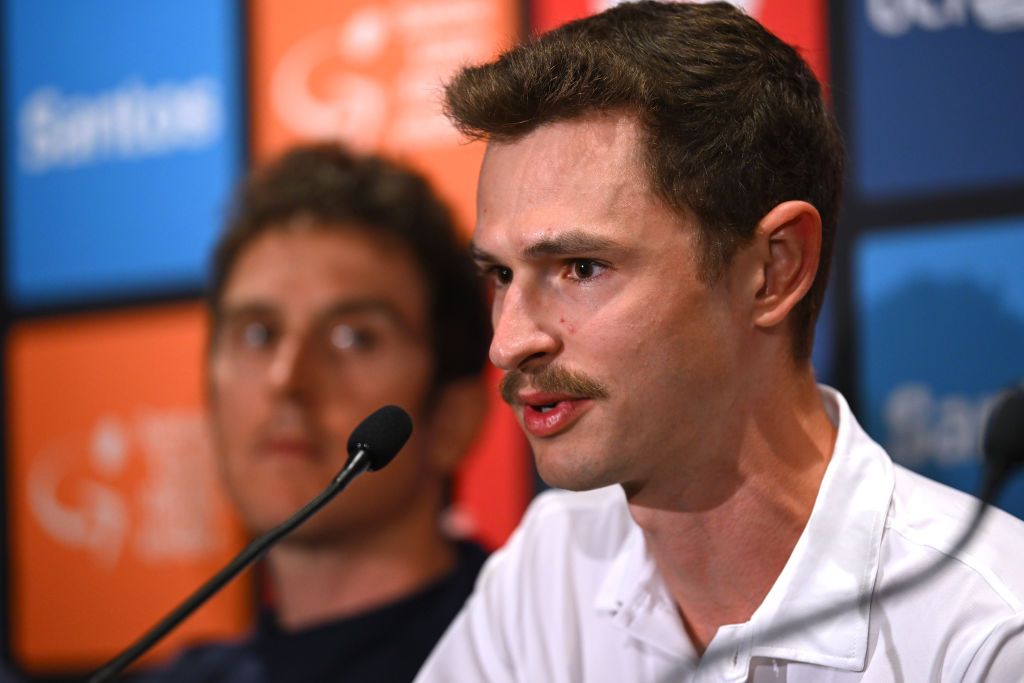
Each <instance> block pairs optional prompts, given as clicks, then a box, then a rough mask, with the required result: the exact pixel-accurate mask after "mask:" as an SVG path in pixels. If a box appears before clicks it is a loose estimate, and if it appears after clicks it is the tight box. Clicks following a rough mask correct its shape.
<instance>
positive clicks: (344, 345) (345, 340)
mask: <svg viewBox="0 0 1024 683" xmlns="http://www.w3.org/2000/svg"><path fill="white" fill-rule="evenodd" d="M375 341H376V336H375V335H374V334H373V333H372V332H369V331H367V330H361V329H358V328H355V327H352V326H351V325H335V326H334V327H333V328H331V346H333V347H334V348H336V349H340V350H342V351H347V350H350V349H366V348H370V347H372V346H373V345H374V342H375Z"/></svg>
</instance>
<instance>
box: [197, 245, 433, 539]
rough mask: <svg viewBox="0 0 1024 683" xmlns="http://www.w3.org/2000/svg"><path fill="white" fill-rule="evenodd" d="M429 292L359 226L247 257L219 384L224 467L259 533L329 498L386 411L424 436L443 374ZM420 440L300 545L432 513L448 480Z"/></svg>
mask: <svg viewBox="0 0 1024 683" xmlns="http://www.w3.org/2000/svg"><path fill="white" fill-rule="evenodd" d="M425 290H426V288H425V285H424V282H423V278H422V276H421V275H420V271H419V270H418V269H417V267H416V265H415V263H414V261H413V259H412V256H411V255H410V254H409V253H408V251H407V249H406V248H405V247H403V246H400V245H397V244H393V243H391V242H390V241H386V240H384V239H383V238H380V237H376V236H372V235H370V234H369V233H367V232H365V231H363V230H361V229H359V228H351V229H345V230H337V229H332V230H327V229H323V228H319V227H308V226H307V227H302V228H294V229H293V228H287V229H271V230H269V231H267V232H265V233H264V234H262V235H261V236H260V237H258V238H256V239H255V240H254V241H253V242H252V243H250V244H249V245H248V246H246V247H245V248H244V250H243V251H242V253H241V254H240V256H239V258H238V259H237V261H236V262H235V265H234V267H233V269H232V271H231V273H230V276H229V277H228V280H227V283H226V286H225V288H224V292H223V295H222V299H221V310H222V311H223V315H222V319H221V322H220V326H219V329H218V333H217V338H216V340H215V344H214V347H213V349H212V352H211V357H210V368H209V370H210V378H209V379H210V408H211V416H212V422H213V431H214V438H215V440H216V446H217V450H218V454H219V456H220V458H221V465H222V470H223V473H224V476H225V480H226V483H227V486H228V488H229V491H230V493H231V494H232V497H233V499H234V500H235V502H236V504H237V506H238V509H239V511H240V513H241V515H242V518H243V520H244V521H245V522H246V524H247V526H248V527H249V529H250V531H251V532H252V533H262V532H264V531H266V530H268V529H270V528H271V527H273V526H274V525H276V524H278V523H280V522H281V521H283V520H284V519H285V518H287V517H288V516H289V515H291V514H292V513H294V512H295V511H296V510H298V509H299V508H300V507H301V506H302V505H303V504H305V503H306V502H307V501H308V500H309V499H311V498H312V497H313V496H315V495H316V494H317V493H319V492H320V491H321V490H322V489H323V488H325V487H326V486H327V484H328V483H329V482H330V481H331V479H332V478H333V477H334V476H335V474H337V472H338V471H339V470H340V469H341V467H342V466H343V465H344V463H345V461H346V459H347V453H346V442H347V440H348V437H349V434H350V433H351V431H352V429H353V428H354V427H355V426H356V425H358V424H359V422H361V421H362V419H363V418H365V417H366V416H367V415H368V414H370V413H371V412H373V411H374V410H376V409H377V408H379V407H380V406H382V405H385V404H388V403H394V404H398V405H400V406H402V407H403V408H405V409H406V410H407V411H408V412H409V413H410V414H411V415H412V417H413V421H414V424H415V425H416V427H417V430H416V431H422V428H423V421H424V419H425V418H424V408H425V403H426V397H427V394H428V391H429V388H430V383H431V381H432V371H433V357H432V353H431V350H430V342H429V339H430V336H429V321H428V319H427V311H428V304H427V293H426V291H425ZM416 431H414V434H413V437H412V440H411V441H410V442H409V443H408V444H407V445H406V446H405V448H404V449H403V451H402V452H401V453H400V454H399V456H398V457H397V458H395V460H394V461H393V462H392V463H391V464H390V465H389V466H388V467H387V468H386V469H384V470H382V471H380V472H374V473H370V474H367V475H365V476H363V477H361V478H360V479H358V480H357V481H355V482H354V483H353V484H352V485H351V487H350V488H349V489H348V490H347V491H345V493H344V494H343V495H342V496H340V497H339V498H338V499H337V500H335V501H334V502H332V503H331V504H330V505H329V506H327V508H325V509H324V510H322V511H321V512H320V513H319V514H318V515H317V516H315V517H314V518H313V519H311V520H310V521H309V522H308V523H307V524H306V525H304V526H303V527H302V528H301V529H299V530H298V531H297V532H296V535H295V536H293V537H292V538H293V540H298V541H301V540H302V539H305V540H306V541H312V542H316V541H318V540H323V539H327V538H335V539H336V538H337V535H338V534H339V533H340V534H359V533H365V532H369V531H371V530H372V529H377V528H380V525H385V524H388V523H393V522H395V521H396V520H398V519H400V518H401V516H402V515H405V514H412V512H411V511H412V510H419V511H422V510H423V509H424V505H423V504H422V502H423V501H422V496H424V495H428V492H429V491H431V487H434V488H436V487H438V486H439V481H440V479H441V477H442V475H441V474H440V473H438V472H435V471H434V470H433V468H432V467H431V463H430V462H429V459H428V458H427V456H426V455H425V451H424V448H423V445H422V444H421V443H420V441H419V439H418V437H417V434H416ZM421 436H422V434H421ZM434 493H436V491H434ZM417 501H419V502H420V503H421V504H419V505H417V504H416V503H417ZM428 507H429V506H428Z"/></svg>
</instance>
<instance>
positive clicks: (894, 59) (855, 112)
mask: <svg viewBox="0 0 1024 683" xmlns="http://www.w3.org/2000/svg"><path fill="white" fill-rule="evenodd" d="M845 7H846V12H847V16H846V17H840V19H839V20H840V21H841V22H843V23H841V24H840V25H841V26H845V27H848V28H847V29H846V30H848V31H850V32H851V34H850V35H848V36H847V41H848V44H849V47H850V50H849V62H848V68H849V70H850V73H849V74H847V76H848V80H847V81H846V82H847V83H849V87H850V92H849V99H850V102H851V106H852V111H851V112H850V113H851V114H852V116H851V120H850V121H849V124H850V128H851V129H852V130H851V131H849V132H851V133H852V136H851V137H852V140H851V142H852V149H851V152H852V155H851V156H852V158H853V159H854V161H855V163H854V167H853V169H852V172H853V173H852V178H853V180H854V183H855V188H856V190H857V194H858V195H860V196H862V197H863V198H864V199H866V200H868V201H869V202H870V201H876V200H886V199H892V198H898V197H903V196H906V195H917V196H927V195H933V194H936V193H940V192H943V191H945V190H950V189H955V190H958V191H964V190H972V189H980V188H991V187H1002V186H1006V185H1008V184H1012V183H1014V182H1020V181H1022V180H1024V126H1022V125H1021V121H1020V115H1021V112H1022V111H1024V12H1022V11H1021V8H1020V6H1019V3H1013V2H934V1H933V0H905V1H903V2H892V0H856V1H855V2H850V3H847V4H846V5H845Z"/></svg>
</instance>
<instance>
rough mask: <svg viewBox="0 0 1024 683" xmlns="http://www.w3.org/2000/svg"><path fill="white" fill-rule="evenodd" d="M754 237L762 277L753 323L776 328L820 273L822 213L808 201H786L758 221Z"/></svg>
mask: <svg viewBox="0 0 1024 683" xmlns="http://www.w3.org/2000/svg"><path fill="white" fill-rule="evenodd" d="M755 240H756V241H757V242H758V243H759V245H760V248H759V249H758V253H759V254H760V258H761V263H760V267H761V268H762V273H761V275H762V279H761V288H760V289H759V290H758V291H757V293H756V296H755V301H754V324H755V325H757V326H758V327H762V328H770V327H776V326H778V325H779V324H781V323H782V322H783V321H784V320H786V316H788V315H789V312H790V311H792V310H793V308H794V307H795V306H796V305H797V303H798V302H799V301H800V300H801V299H803V298H804V296H805V295H806V294H807V291H808V290H809V289H810V288H811V285H812V284H813V283H814V278H815V277H816V276H817V274H818V260H819V258H820V256H821V215H820V214H819V213H818V210H817V209H815V208H814V207H813V206H812V205H811V204H808V203H807V202H804V201H789V202H783V203H782V204H779V205H778V206H776V207H775V208H774V209H772V210H771V211H769V212H768V213H767V214H765V215H764V217H763V218H762V219H761V220H760V221H759V222H758V224H757V235H756V238H755Z"/></svg>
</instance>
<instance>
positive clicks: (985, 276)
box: [854, 217, 1024, 517]
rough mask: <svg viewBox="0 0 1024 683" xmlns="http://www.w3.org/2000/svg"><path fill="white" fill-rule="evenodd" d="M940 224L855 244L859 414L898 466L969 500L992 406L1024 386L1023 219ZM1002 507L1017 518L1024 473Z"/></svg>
mask: <svg viewBox="0 0 1024 683" xmlns="http://www.w3.org/2000/svg"><path fill="white" fill-rule="evenodd" d="M936 228H940V230H932V231H924V230H915V231H913V232H898V231H897V232H892V233H884V234H883V233H879V234H873V235H870V236H867V237H865V238H863V239H862V240H861V241H860V243H859V245H858V247H857V250H856V254H855V257H854V258H855V278H856V281H855V292H856V302H857V315H858V318H859V320H858V322H859V325H858V330H859V332H858V346H859V357H860V360H861V362H860V364H859V365H860V372H859V378H858V381H859V388H860V396H861V399H862V404H863V405H862V408H861V417H862V419H863V420H864V426H865V427H866V428H867V430H868V431H869V432H870V433H871V435H872V436H873V437H875V439H877V440H878V441H880V442H881V443H882V444H883V445H884V446H885V447H886V448H887V449H888V450H889V453H890V454H891V455H892V456H893V458H894V459H895V460H896V461H897V462H900V463H902V464H904V465H907V466H908V467H911V468H912V469H915V470H918V471H920V472H922V473H924V474H926V475H928V476H930V477H932V478H934V479H938V480H939V481H943V482H945V483H947V484H950V485H952V486H956V487H957V488H960V489H963V490H966V491H969V492H972V493H973V492H976V491H977V489H978V486H979V473H980V468H979V465H980V462H981V453H980V450H981V449H980V444H981V432H982V428H983V423H984V419H985V417H987V412H988V410H989V408H990V406H991V401H992V399H993V398H994V397H995V396H996V395H997V393H998V392H999V391H1000V390H1001V389H1004V388H1006V387H1008V386H1009V385H1011V384H1013V383H1016V382H1019V381H1021V380H1022V379H1024V268H1022V266H1021V263H1022V255H1024V217H1020V218H1015V219H1001V220H991V221H976V222H971V223H959V224H949V225H943V226H936ZM1000 504H1001V506H1002V507H1004V508H1005V509H1007V510H1008V511H1010V512H1012V513H1013V514H1015V515H1017V516H1019V517H1024V477H1020V476H1018V477H1017V478H1016V479H1015V480H1014V482H1013V484H1012V486H1011V488H1010V489H1009V490H1007V491H1006V492H1004V494H1003V495H1002V496H1001V497H1000Z"/></svg>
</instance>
